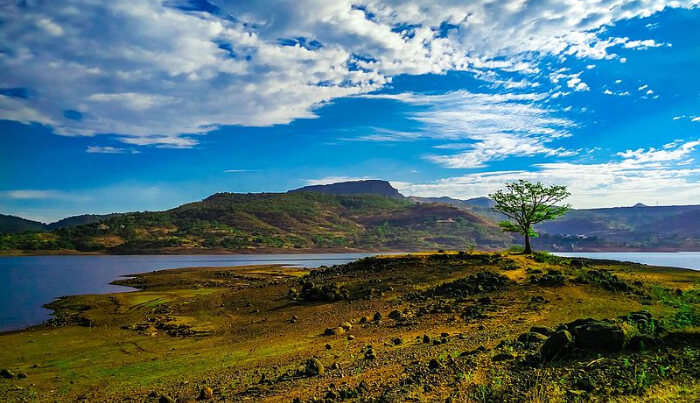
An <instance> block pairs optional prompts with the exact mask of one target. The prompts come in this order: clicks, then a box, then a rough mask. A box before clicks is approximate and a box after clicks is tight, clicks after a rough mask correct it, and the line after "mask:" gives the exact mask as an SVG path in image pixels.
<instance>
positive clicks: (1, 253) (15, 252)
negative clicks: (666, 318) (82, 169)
mask: <svg viewBox="0 0 700 403" xmlns="http://www.w3.org/2000/svg"><path fill="white" fill-rule="evenodd" d="M480 250H484V251H489V252H496V251H497V250H490V249H487V248H484V249H480ZM543 251H545V252H549V253H553V254H555V253H567V254H571V253H696V252H700V247H699V248H690V249H674V248H649V249H642V248H586V249H577V250H543ZM401 252H406V253H409V252H410V253H417V252H431V251H430V250H421V249H402V250H394V249H362V248H303V249H302V248H299V249H292V248H259V249H155V250H142V251H129V252H124V253H114V252H109V251H88V252H84V251H78V250H72V249H61V250H35V251H28V250H19V249H12V250H0V257H5V256H7V257H22V256H148V255H166V256H167V255H173V256H178V255H181V256H186V255H193V256H197V255H304V254H331V253H337V254H343V253H401Z"/></svg>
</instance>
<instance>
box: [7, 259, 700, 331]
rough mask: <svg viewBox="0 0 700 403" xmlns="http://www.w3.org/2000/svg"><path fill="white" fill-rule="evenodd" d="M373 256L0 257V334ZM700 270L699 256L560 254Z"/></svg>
mask: <svg viewBox="0 0 700 403" xmlns="http://www.w3.org/2000/svg"><path fill="white" fill-rule="evenodd" d="M372 255H374V254H365V253H335V254H333V253H331V254H303V255H302V254H296V255H294V254H280V255H146V256H141V255H140V256H22V257H0V331H6V330H13V329H21V328H24V327H27V326H30V325H35V324H38V323H41V322H42V321H44V320H46V319H48V318H49V313H50V311H49V310H47V309H45V308H42V305H44V304H46V303H48V302H51V301H52V300H54V299H55V298H57V297H60V296H64V295H75V294H97V293H110V292H121V291H129V290H131V288H128V287H121V286H116V285H111V284H109V283H110V282H112V281H114V280H116V279H117V278H119V277H120V276H123V275H127V274H133V273H141V272H147V271H153V270H159V269H172V268H180V267H195V266H246V265H255V264H285V265H290V266H291V265H294V266H301V267H318V266H322V265H326V266H330V265H334V264H342V263H347V262H350V261H353V260H355V259H359V258H362V257H366V256H372ZM559 255H561V256H581V257H590V258H594V259H596V258H597V259H614V260H625V261H632V262H639V263H646V264H652V265H659V266H673V267H685V268H690V269H696V270H700V252H679V253H636V252H631V253H561V254H559Z"/></svg>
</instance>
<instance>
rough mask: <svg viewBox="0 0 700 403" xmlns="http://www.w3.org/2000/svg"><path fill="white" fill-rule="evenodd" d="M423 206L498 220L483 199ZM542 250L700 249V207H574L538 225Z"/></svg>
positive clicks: (538, 243)
mask: <svg viewBox="0 0 700 403" xmlns="http://www.w3.org/2000/svg"><path fill="white" fill-rule="evenodd" d="M410 199H411V200H414V201H416V202H419V203H441V204H446V205H451V206H456V207H459V208H464V209H469V210H470V211H471V212H472V213H474V214H476V215H479V216H481V217H482V218H484V219H485V220H490V221H492V222H499V221H502V220H503V219H505V217H504V216H502V215H501V214H499V213H498V212H496V211H494V210H493V209H492V208H491V207H492V206H493V200H491V199H489V198H487V197H479V198H474V199H468V200H460V199H454V198H449V197H435V198H425V197H411V198H410ZM536 230H537V231H538V232H539V233H540V235H541V236H540V237H539V238H537V239H535V240H534V241H533V242H534V245H535V246H536V247H537V248H540V249H547V250H555V251H556V250H559V251H574V250H645V249H647V250H654V249H656V250H700V205H690V206H656V207H653V206H647V205H644V204H642V203H637V204H635V205H634V206H632V207H614V208H602V209H575V210H570V211H569V212H568V213H567V214H566V215H564V216H563V217H560V218H558V219H556V220H554V221H547V222H544V223H541V224H539V225H537V227H536Z"/></svg>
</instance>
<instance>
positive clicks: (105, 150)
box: [85, 146, 139, 154]
mask: <svg viewBox="0 0 700 403" xmlns="http://www.w3.org/2000/svg"><path fill="white" fill-rule="evenodd" d="M85 152H86V153H91V154H126V153H129V154H138V153H139V151H138V150H129V149H126V148H121V147H111V146H88V147H87V148H86V149H85Z"/></svg>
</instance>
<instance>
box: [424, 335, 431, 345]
mask: <svg viewBox="0 0 700 403" xmlns="http://www.w3.org/2000/svg"><path fill="white" fill-rule="evenodd" d="M423 343H426V344H429V343H430V336H428V335H427V334H424V335H423Z"/></svg>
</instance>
